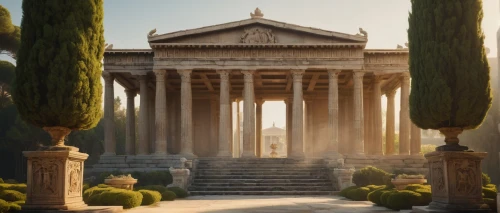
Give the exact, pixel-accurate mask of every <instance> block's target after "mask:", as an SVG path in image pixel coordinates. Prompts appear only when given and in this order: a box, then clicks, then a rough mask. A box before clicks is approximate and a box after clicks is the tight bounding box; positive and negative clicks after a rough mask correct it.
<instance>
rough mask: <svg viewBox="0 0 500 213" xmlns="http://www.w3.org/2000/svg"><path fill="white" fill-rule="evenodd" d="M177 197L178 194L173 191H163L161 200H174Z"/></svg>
mask: <svg viewBox="0 0 500 213" xmlns="http://www.w3.org/2000/svg"><path fill="white" fill-rule="evenodd" d="M175 198H177V195H175V193H174V192H172V191H164V192H163V193H161V200H162V201H165V200H166V201H173V200H175Z"/></svg>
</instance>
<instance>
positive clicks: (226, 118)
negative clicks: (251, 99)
mask: <svg viewBox="0 0 500 213" xmlns="http://www.w3.org/2000/svg"><path fill="white" fill-rule="evenodd" d="M217 73H219V75H220V114H219V152H218V153H217V157H231V151H230V150H229V147H230V144H229V143H230V142H231V102H230V100H229V99H230V97H229V73H230V71H229V70H219V71H217Z"/></svg>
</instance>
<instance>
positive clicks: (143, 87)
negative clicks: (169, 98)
mask: <svg viewBox="0 0 500 213" xmlns="http://www.w3.org/2000/svg"><path fill="white" fill-rule="evenodd" d="M139 86H140V89H139V91H140V93H141V94H140V106H139V144H138V145H139V147H138V149H137V152H136V154H137V155H147V154H149V100H148V76H147V75H140V76H139Z"/></svg>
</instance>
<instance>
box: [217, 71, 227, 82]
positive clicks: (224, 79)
mask: <svg viewBox="0 0 500 213" xmlns="http://www.w3.org/2000/svg"><path fill="white" fill-rule="evenodd" d="M215 72H217V73H218V74H219V75H220V80H223V81H228V80H229V76H230V75H231V70H216V71H215Z"/></svg>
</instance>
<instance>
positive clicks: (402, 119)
mask: <svg viewBox="0 0 500 213" xmlns="http://www.w3.org/2000/svg"><path fill="white" fill-rule="evenodd" d="M400 79H401V111H400V113H399V154H400V155H408V154H410V128H411V121H410V106H409V104H410V101H409V97H410V73H409V72H404V73H402V75H401V78H400Z"/></svg>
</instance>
